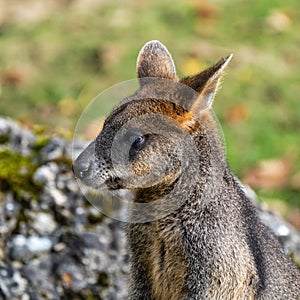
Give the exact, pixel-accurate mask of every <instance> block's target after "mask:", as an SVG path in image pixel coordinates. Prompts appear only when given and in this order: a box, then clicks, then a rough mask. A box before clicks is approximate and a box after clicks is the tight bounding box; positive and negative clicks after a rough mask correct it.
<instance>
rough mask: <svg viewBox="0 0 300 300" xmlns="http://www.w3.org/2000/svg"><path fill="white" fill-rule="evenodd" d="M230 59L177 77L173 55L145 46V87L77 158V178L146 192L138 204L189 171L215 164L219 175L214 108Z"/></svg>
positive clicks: (141, 69) (141, 63) (140, 63)
mask: <svg viewBox="0 0 300 300" xmlns="http://www.w3.org/2000/svg"><path fill="white" fill-rule="evenodd" d="M231 57H232V56H231V55H230V56H229V57H227V58H226V59H221V60H220V61H219V62H218V63H216V64H215V65H214V66H212V67H210V68H208V69H206V70H204V71H202V72H201V73H199V74H197V75H194V76H190V77H186V78H183V79H179V78H178V77H177V76H176V71H175V66H174V62H173V60H172V57H171V55H170V53H169V52H168V50H167V49H166V48H165V47H164V46H163V45H162V44H161V43H160V42H158V41H150V42H148V43H147V44H145V46H144V47H143V48H142V49H141V51H140V53H139V56H138V59H137V75H138V78H139V83H140V88H139V89H138V90H137V91H136V92H135V93H134V94H133V95H131V96H129V97H127V98H126V99H124V100H123V101H122V103H121V104H120V105H119V106H118V107H116V108H115V109H114V110H113V111H112V113H111V114H110V115H109V116H108V118H107V119H106V121H105V123H104V126H103V130H102V131H101V133H100V134H99V135H98V136H97V138H96V139H95V140H94V141H93V142H92V143H91V144H90V145H89V146H88V147H87V148H86V149H85V150H84V151H83V152H82V153H81V155H80V156H79V157H78V158H77V160H76V161H75V163H74V172H75V175H76V176H77V177H78V178H79V179H80V180H81V181H82V182H83V183H85V184H86V185H88V186H91V187H93V188H96V189H108V190H116V189H131V190H134V191H137V192H144V197H139V198H138V199H136V201H142V202H143V201H146V202H148V201H151V200H154V199H155V198H157V197H160V196H162V195H163V194H164V193H167V192H168V189H170V188H172V186H173V185H174V183H176V182H178V180H179V178H180V176H182V174H183V173H185V172H186V170H189V174H193V175H192V176H194V177H195V176H196V175H195V174H196V173H197V172H198V170H199V169H201V168H202V171H203V172H211V169H209V167H208V166H209V165H212V164H213V163H216V162H217V164H218V166H216V167H215V170H218V169H220V165H221V166H222V164H223V165H224V166H225V157H224V153H223V147H222V141H221V139H220V138H219V135H218V130H217V129H216V124H215V121H214V118H213V116H212V115H211V113H210V108H211V105H212V102H213V99H214V96H215V93H216V90H217V88H218V85H219V81H220V78H221V77H222V74H223V71H224V69H225V67H226V66H227V64H228V63H229V61H230V59H231ZM193 159H194V160H193ZM201 166H202V167H201ZM186 181H187V184H188V183H189V182H188V180H186ZM148 190H151V193H148V194H147V191H148ZM154 191H155V192H154ZM146 195H147V196H146Z"/></svg>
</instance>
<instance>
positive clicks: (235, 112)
mask: <svg viewBox="0 0 300 300" xmlns="http://www.w3.org/2000/svg"><path fill="white" fill-rule="evenodd" d="M248 117H249V109H248V106H247V105H246V104H244V103H241V104H237V105H235V106H232V107H231V108H229V109H228V111H227V114H226V121H227V122H228V123H239V122H242V121H245V120H247V119H248Z"/></svg>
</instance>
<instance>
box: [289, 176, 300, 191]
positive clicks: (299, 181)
mask: <svg viewBox="0 0 300 300" xmlns="http://www.w3.org/2000/svg"><path fill="white" fill-rule="evenodd" d="M290 187H291V188H292V189H293V190H300V172H298V173H296V174H294V175H293V176H292V178H291V181H290Z"/></svg>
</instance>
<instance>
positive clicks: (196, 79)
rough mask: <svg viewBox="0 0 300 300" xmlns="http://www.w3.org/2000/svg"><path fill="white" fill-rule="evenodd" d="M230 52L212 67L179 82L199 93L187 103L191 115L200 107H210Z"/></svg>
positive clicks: (197, 112) (196, 113)
mask: <svg viewBox="0 0 300 300" xmlns="http://www.w3.org/2000/svg"><path fill="white" fill-rule="evenodd" d="M232 56H233V55H232V54H230V55H229V56H228V57H227V58H222V59H221V60H219V61H218V62H217V63H216V64H215V65H213V66H212V67H210V68H208V69H206V70H204V71H202V72H201V73H199V74H197V75H194V76H191V77H186V78H183V79H182V80H181V81H180V82H181V83H184V84H186V85H188V86H189V87H191V88H192V89H194V90H195V91H197V92H198V93H199V97H198V98H196V99H194V101H193V103H190V104H189V105H188V108H189V111H190V113H192V115H196V116H197V115H198V114H199V112H200V111H201V110H202V109H205V108H208V107H211V105H212V103H213V100H214V97H215V94H216V91H217V89H218V86H219V83H220V79H221V78H222V76H223V73H224V70H225V68H226V66H227V65H228V63H229V62H230V60H231V59H232Z"/></svg>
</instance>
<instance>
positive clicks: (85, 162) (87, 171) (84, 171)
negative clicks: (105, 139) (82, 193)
mask: <svg viewBox="0 0 300 300" xmlns="http://www.w3.org/2000/svg"><path fill="white" fill-rule="evenodd" d="M94 150H95V146H94V143H91V144H90V145H89V146H88V147H87V148H86V149H85V150H84V151H83V152H82V153H81V154H80V155H79V156H78V157H77V159H76V160H75V162H74V163H73V166H72V168H73V172H74V175H75V176H76V177H77V178H79V179H80V180H82V181H83V182H85V181H88V180H89V179H90V177H92V175H93V174H92V172H93V165H94V157H95V156H94Z"/></svg>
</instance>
